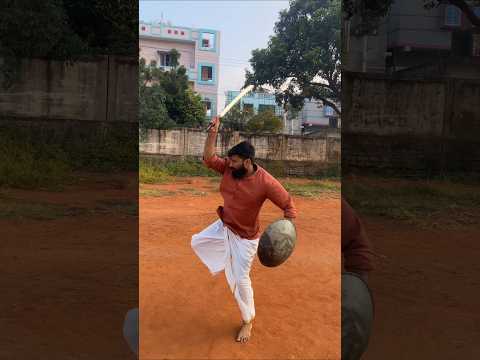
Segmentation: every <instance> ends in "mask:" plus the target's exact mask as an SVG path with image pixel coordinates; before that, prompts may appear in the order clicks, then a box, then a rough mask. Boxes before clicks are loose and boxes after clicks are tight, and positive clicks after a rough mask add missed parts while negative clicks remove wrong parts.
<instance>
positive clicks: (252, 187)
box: [204, 155, 297, 240]
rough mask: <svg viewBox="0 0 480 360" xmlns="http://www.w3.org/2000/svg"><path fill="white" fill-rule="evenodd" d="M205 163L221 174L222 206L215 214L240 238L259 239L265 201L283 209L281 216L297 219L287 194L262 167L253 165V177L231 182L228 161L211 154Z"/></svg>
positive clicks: (291, 201) (290, 198) (293, 206)
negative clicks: (260, 215) (254, 169)
mask: <svg viewBox="0 0 480 360" xmlns="http://www.w3.org/2000/svg"><path fill="white" fill-rule="evenodd" d="M204 163H205V165H206V166H207V167H209V168H210V169H213V170H215V171H217V172H218V173H220V174H223V178H222V181H221V183H220V193H221V194H222V197H223V201H224V206H220V207H219V208H218V210H217V213H218V216H219V217H220V219H221V220H222V221H223V223H224V224H225V225H226V226H227V227H228V228H230V229H231V230H232V231H233V232H235V233H236V234H238V235H239V236H241V237H242V238H244V239H249V240H254V239H258V238H259V237H260V235H261V234H260V222H259V214H260V209H261V208H262V205H263V203H264V202H265V200H266V199H269V200H270V201H271V202H273V203H274V204H275V205H277V206H278V207H279V208H280V209H282V210H283V212H284V217H286V218H292V219H293V218H295V217H296V215H297V210H296V209H295V205H294V204H293V200H292V197H291V196H290V194H289V193H288V192H287V191H286V190H285V188H284V187H283V186H282V185H281V184H280V182H279V181H278V180H277V179H275V178H274V177H273V176H272V175H270V174H269V173H268V172H267V171H266V170H265V169H263V168H262V167H260V166H258V165H255V166H256V169H257V170H256V171H255V173H254V174H253V175H251V176H248V177H244V178H242V179H234V178H233V176H232V170H231V169H230V166H229V160H228V158H220V157H218V156H217V155H214V156H213V157H211V158H210V159H208V160H204Z"/></svg>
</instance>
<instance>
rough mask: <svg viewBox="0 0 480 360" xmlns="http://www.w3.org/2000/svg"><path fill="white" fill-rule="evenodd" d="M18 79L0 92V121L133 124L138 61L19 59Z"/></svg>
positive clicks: (134, 119) (115, 58)
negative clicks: (6, 119)
mask: <svg viewBox="0 0 480 360" xmlns="http://www.w3.org/2000/svg"><path fill="white" fill-rule="evenodd" d="M20 74H21V77H20V79H19V81H17V82H16V83H15V84H14V85H13V86H12V87H11V88H9V89H7V90H5V89H0V117H2V118H9V119H12V118H17V119H23V120H47V121H48V120H70V121H72V120H73V121H77V120H78V121H102V122H105V121H107V122H111V121H127V122H136V121H138V117H137V109H138V103H137V102H138V89H137V87H132V83H133V84H137V83H138V81H137V80H136V79H137V77H138V59H136V58H124V57H114V56H100V57H95V58H89V59H84V60H82V61H79V62H76V63H74V64H72V65H68V64H65V63H62V62H58V61H47V60H39V59H34V60H23V61H22V63H21V70H20Z"/></svg>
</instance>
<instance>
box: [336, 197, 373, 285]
mask: <svg viewBox="0 0 480 360" xmlns="http://www.w3.org/2000/svg"><path fill="white" fill-rule="evenodd" d="M341 226H342V230H341V231H342V234H341V237H342V240H341V242H342V262H343V264H342V268H343V269H345V270H346V271H349V272H353V273H356V274H358V275H360V276H361V277H362V279H363V280H365V281H367V280H368V273H369V272H370V271H372V270H373V269H374V265H373V255H374V252H373V248H372V244H371V242H370V240H369V239H368V237H367V234H366V233H365V229H364V227H363V224H362V222H361V221H360V219H359V217H358V215H357V214H356V213H355V211H354V210H353V209H352V207H351V206H350V205H349V204H348V203H347V202H346V201H345V200H344V199H343V198H342V225H341Z"/></svg>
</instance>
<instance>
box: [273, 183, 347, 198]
mask: <svg viewBox="0 0 480 360" xmlns="http://www.w3.org/2000/svg"><path fill="white" fill-rule="evenodd" d="M283 186H284V187H285V189H286V190H287V191H288V192H289V193H290V194H292V195H296V196H303V197H319V196H321V195H326V194H335V195H339V194H340V190H341V185H340V184H339V183H335V182H327V181H310V182H308V183H305V184H296V183H290V182H288V181H287V182H284V183H283Z"/></svg>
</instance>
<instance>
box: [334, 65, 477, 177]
mask: <svg viewBox="0 0 480 360" xmlns="http://www.w3.org/2000/svg"><path fill="white" fill-rule="evenodd" d="M342 80H343V86H344V90H343V96H344V99H343V113H342V120H343V123H342V125H343V128H342V139H343V141H342V156H343V159H342V167H343V169H344V170H345V171H346V172H349V171H352V170H354V169H364V170H380V171H382V172H384V173H385V172H388V171H392V172H402V173H403V174H405V173H408V172H412V173H415V174H437V173H443V172H450V171H480V101H479V99H480V81H468V80H441V81H440V80H439V81H421V80H388V79H384V78H382V77H379V76H372V75H369V76H365V75H362V74H356V73H345V74H344V76H343V78H342ZM343 169H342V170H343Z"/></svg>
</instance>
